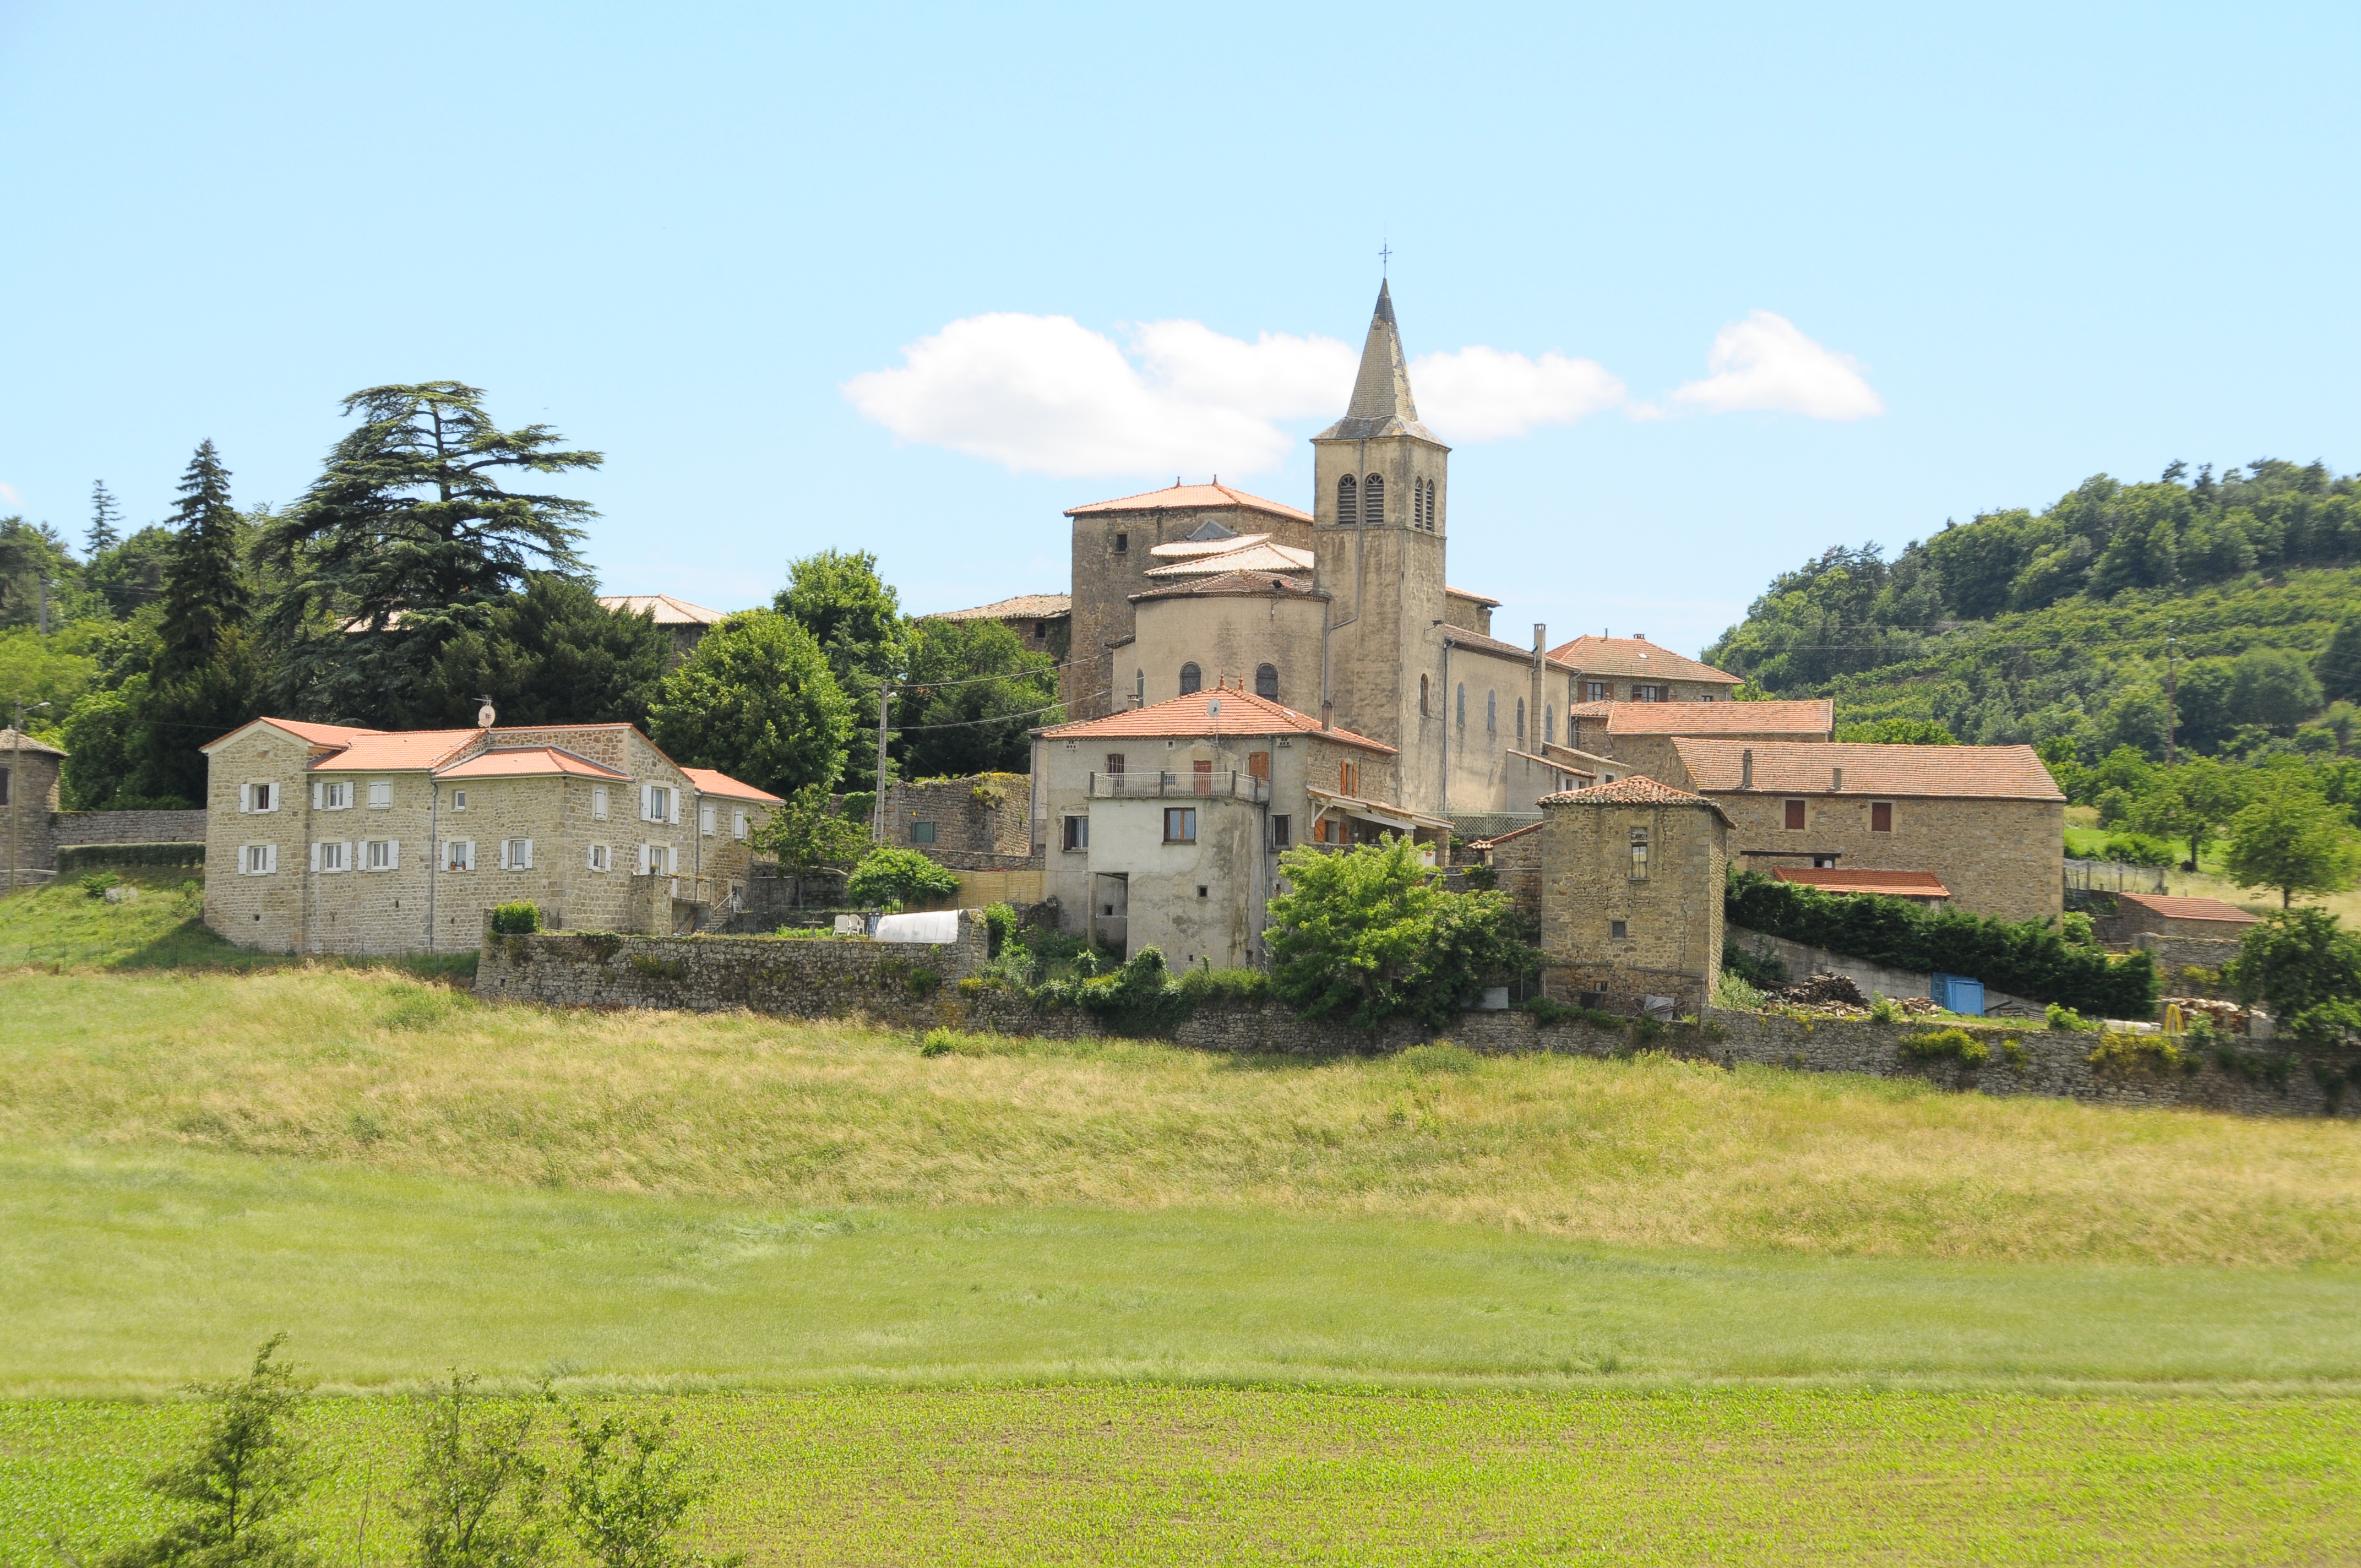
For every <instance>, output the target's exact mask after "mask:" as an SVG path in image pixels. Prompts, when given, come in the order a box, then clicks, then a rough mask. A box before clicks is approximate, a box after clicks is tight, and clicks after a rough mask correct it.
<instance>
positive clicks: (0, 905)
mask: <svg viewBox="0 0 2361 1568" xmlns="http://www.w3.org/2000/svg"><path fill="white" fill-rule="evenodd" d="M108 874H110V875H112V876H114V877H115V880H116V881H117V882H118V883H120V884H122V885H124V886H126V887H133V888H137V890H138V896H137V898H136V899H132V900H128V901H126V902H123V903H119V904H109V903H107V902H106V900H104V898H93V896H91V894H89V893H88V892H86V891H85V890H84V889H83V888H82V884H81V881H80V879H78V878H76V879H72V880H63V881H59V882H55V883H50V884H49V885H48V886H46V887H38V888H32V889H28V890H27V891H25V892H21V893H17V894H10V895H7V896H5V897H0V971H5V970H9V969H13V968H17V967H39V968H45V969H69V968H70V969H91V968H96V969H129V970H262V969H287V968H299V969H300V968H331V967H335V968H342V967H350V966H347V965H343V964H340V963H339V962H338V961H337V960H335V959H317V958H312V959H295V958H290V957H288V956H286V955H284V954H274V953H257V952H249V951H248V950H247V949H246V948H236V947H232V946H231V945H230V944H229V943H227V942H225V941H223V940H222V939H221V938H219V937H216V936H215V935H214V933H213V931H212V930H211V929H210V928H209V927H206V925H205V924H204V919H203V916H204V908H205V898H204V883H203V872H189V871H184V870H178V869H168V868H160V867H146V866H133V867H119V868H115V869H113V870H111V871H110V872H109V873H108ZM366 967H369V968H376V969H397V970H408V971H411V972H412V973H418V974H426V975H438V976H468V977H472V976H473V975H474V974H475V972H476V959H475V955H474V954H473V953H463V954H451V955H445V956H441V957H435V958H426V957H423V956H422V957H419V958H412V959H399V960H391V959H389V960H379V961H374V962H372V963H371V964H369V965H368V966H366Z"/></svg>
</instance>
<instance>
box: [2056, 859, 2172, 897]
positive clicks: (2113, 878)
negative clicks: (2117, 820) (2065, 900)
mask: <svg viewBox="0 0 2361 1568" xmlns="http://www.w3.org/2000/svg"><path fill="white" fill-rule="evenodd" d="M2165 870H2166V868H2165V867H2163V866H2135V865H2129V864H2126V863H2125V862H2124V861H2074V860H2070V861H2067V862H2066V891H2067V892H2069V893H2162V892H2164V891H2165V885H2164V873H2165Z"/></svg>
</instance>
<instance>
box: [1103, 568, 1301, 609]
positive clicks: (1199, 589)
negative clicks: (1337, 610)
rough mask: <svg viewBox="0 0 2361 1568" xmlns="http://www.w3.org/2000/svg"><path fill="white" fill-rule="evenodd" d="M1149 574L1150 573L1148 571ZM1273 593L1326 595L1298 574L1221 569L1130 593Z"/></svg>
mask: <svg viewBox="0 0 2361 1568" xmlns="http://www.w3.org/2000/svg"><path fill="white" fill-rule="evenodd" d="M1149 575H1150V576H1154V574H1153V573H1151V574H1149ZM1255 594H1276V595H1278V596H1279V597H1280V598H1285V597H1287V596H1288V595H1290V594H1293V595H1295V596H1296V597H1298V598H1323V599H1324V598H1327V597H1328V596H1327V595H1326V594H1323V593H1321V592H1320V591H1319V590H1317V589H1315V588H1314V587H1312V585H1311V584H1310V583H1308V582H1306V581H1305V580H1304V579H1302V578H1301V577H1290V576H1285V575H1284V574H1281V573H1277V572H1224V573H1223V574H1222V575H1221V576H1218V577H1195V578H1184V579H1182V580H1181V581H1180V582H1177V583H1170V584H1167V585H1165V586H1163V587H1155V588H1150V589H1149V590H1148V592H1146V593H1144V594H1133V595H1132V596H1131V602H1132V603H1134V604H1138V603H1140V602H1141V601H1142V600H1145V599H1172V598H1189V597H1190V596H1191V595H1202V596H1210V597H1215V598H1221V597H1232V598H1235V597H1237V596H1240V595H1247V596H1251V595H1255Z"/></svg>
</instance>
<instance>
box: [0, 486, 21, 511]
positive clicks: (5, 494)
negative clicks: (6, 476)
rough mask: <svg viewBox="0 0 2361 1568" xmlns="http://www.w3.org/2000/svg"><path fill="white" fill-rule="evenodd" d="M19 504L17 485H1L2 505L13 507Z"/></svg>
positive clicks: (0, 497)
mask: <svg viewBox="0 0 2361 1568" xmlns="http://www.w3.org/2000/svg"><path fill="white" fill-rule="evenodd" d="M17 504H18V502H17V499H16V486H14V485H0V507H12V506H16V505H17Z"/></svg>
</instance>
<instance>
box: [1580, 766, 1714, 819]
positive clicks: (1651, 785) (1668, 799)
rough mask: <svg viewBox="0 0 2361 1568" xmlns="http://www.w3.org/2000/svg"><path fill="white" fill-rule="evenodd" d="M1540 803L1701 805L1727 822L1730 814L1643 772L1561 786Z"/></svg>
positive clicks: (1700, 796) (1704, 798)
mask: <svg viewBox="0 0 2361 1568" xmlns="http://www.w3.org/2000/svg"><path fill="white" fill-rule="evenodd" d="M1541 804H1542V805H1543V806H1704V807H1705V808H1706V809H1707V810H1708V811H1710V812H1712V813H1713V814H1714V815H1715V816H1716V817H1720V818H1721V819H1722V821H1723V822H1725V823H1727V822H1728V821H1729V820H1730V817H1729V814H1728V813H1727V812H1725V811H1723V810H1722V809H1721V807H1720V806H1716V805H1715V804H1714V803H1713V802H1712V801H1710V800H1708V799H1707V798H1706V797H1705V796H1703V795H1691V794H1690V793H1689V792H1688V791H1686V790H1685V789H1675V788H1674V787H1673V786H1672V785H1670V784H1658V783H1657V782H1656V781H1655V780H1653V779H1652V778H1649V777H1647V776H1646V775H1645V774H1642V773H1633V774H1632V775H1631V777H1629V778H1621V779H1617V780H1616V781H1615V782H1614V783H1613V784H1593V785H1591V786H1590V787H1589V788H1588V789H1564V790H1560V791H1558V792H1557V794H1555V795H1543V796H1542V798H1541Z"/></svg>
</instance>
